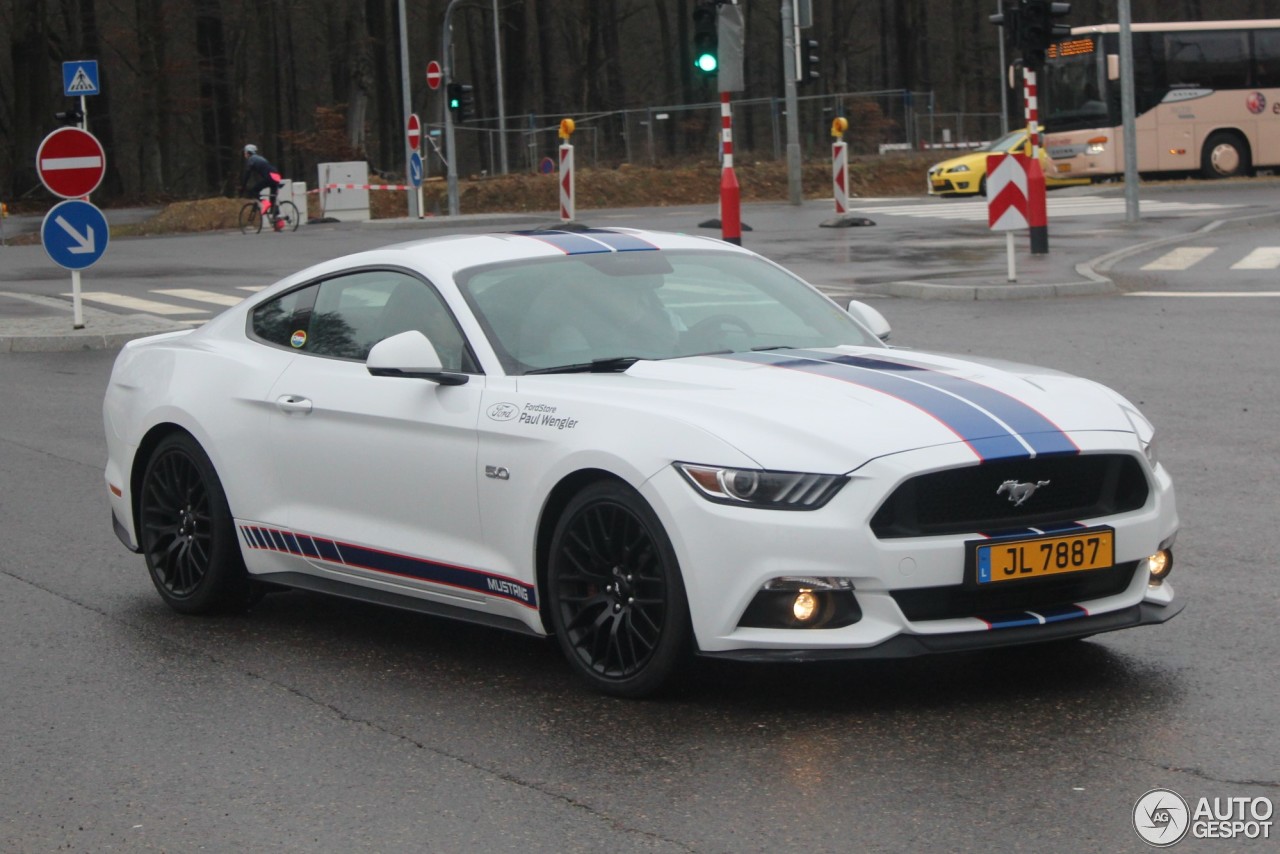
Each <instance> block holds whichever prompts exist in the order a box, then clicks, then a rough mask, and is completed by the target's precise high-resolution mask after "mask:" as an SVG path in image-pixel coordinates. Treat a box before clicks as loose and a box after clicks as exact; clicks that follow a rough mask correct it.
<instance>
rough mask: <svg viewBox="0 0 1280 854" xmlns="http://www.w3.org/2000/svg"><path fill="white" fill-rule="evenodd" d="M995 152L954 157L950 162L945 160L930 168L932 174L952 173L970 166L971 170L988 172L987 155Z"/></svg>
mask: <svg viewBox="0 0 1280 854" xmlns="http://www.w3.org/2000/svg"><path fill="white" fill-rule="evenodd" d="M995 153H996V152H993V151H982V150H979V151H971V152H970V153H968V154H962V155H960V156H959V157H952V158H951V159H950V160H943V161H942V162H941V163H935V164H933V166H932V167H930V168H929V171H930V172H950V171H951V170H952V169H955V168H956V167H957V166H968V167H969V168H970V169H971V170H975V169H976V170H981V171H983V172H985V171H987V155H989V154H995Z"/></svg>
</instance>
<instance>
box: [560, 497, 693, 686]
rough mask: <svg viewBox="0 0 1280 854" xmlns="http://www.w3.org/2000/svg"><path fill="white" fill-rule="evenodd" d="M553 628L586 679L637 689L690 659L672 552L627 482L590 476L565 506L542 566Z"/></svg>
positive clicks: (663, 682)
mask: <svg viewBox="0 0 1280 854" xmlns="http://www.w3.org/2000/svg"><path fill="white" fill-rule="evenodd" d="M547 608H548V610H549V612H550V617H551V627H552V630H553V631H554V632H555V635H556V640H557V642H558V643H559V644H560V649H561V651H563V652H564V654H565V657H566V658H567V659H568V660H569V664H570V666H571V667H572V668H573V669H574V671H575V672H576V673H577V674H578V675H579V676H580V677H582V678H583V679H585V680H586V681H587V682H588V683H589V684H590V685H591V686H592V687H593V688H595V689H596V690H597V691H600V692H601V693H604V694H611V695H613V696H616V697H644V696H648V695H650V694H654V693H656V692H658V691H659V690H661V689H662V688H664V687H666V686H667V685H668V684H669V682H670V680H671V678H672V677H673V676H674V675H675V674H676V673H677V672H678V671H679V670H680V669H681V668H682V667H683V666H684V665H685V664H686V663H687V661H688V659H689V653H690V647H691V638H692V629H691V626H690V622H689V605H688V600H687V599H686V596H685V590H684V583H683V582H682V580H681V577H680V567H679V565H678V563H677V562H676V556H675V551H674V550H673V549H672V547H671V541H670V540H669V539H668V538H667V534H666V532H665V531H664V530H663V528H662V523H661V522H660V521H659V520H658V517H657V515H656V514H655V513H654V512H653V509H652V508H650V507H649V505H648V504H647V503H646V502H645V500H644V499H643V498H641V497H640V496H639V495H638V494H637V493H636V492H635V491H634V490H633V489H631V488H630V487H628V486H626V485H624V484H621V483H617V482H614V481H601V482H598V483H594V484H592V485H590V486H588V487H587V488H585V489H584V490H582V492H580V493H578V494H577V495H576V496H575V497H574V498H573V499H572V500H571V501H570V502H569V504H568V506H566V507H565V510H564V513H563V514H562V515H561V516H560V520H559V521H558V522H557V523H556V528H555V532H554V534H553V535H552V538H551V551H550V555H549V564H548V567H547Z"/></svg>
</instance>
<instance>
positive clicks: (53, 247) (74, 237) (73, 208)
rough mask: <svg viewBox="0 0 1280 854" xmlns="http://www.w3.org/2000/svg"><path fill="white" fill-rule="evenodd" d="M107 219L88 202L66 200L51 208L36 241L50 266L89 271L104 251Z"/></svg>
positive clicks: (107, 237) (106, 239) (106, 238)
mask: <svg viewBox="0 0 1280 854" xmlns="http://www.w3.org/2000/svg"><path fill="white" fill-rule="evenodd" d="M109 238H110V235H109V234H108V231H107V218H106V217H105V216H103V215H102V211H100V210H98V209H97V208H96V207H94V206H93V205H91V204H89V203H88V202H82V201H79V200H77V199H70V200H68V201H65V202H60V203H59V204H56V205H54V206H53V210H51V211H49V212H48V213H47V214H45V216H44V224H43V225H41V226H40V241H41V242H42V243H43V244H44V251H45V252H47V253H48V254H49V257H50V258H52V259H53V262H54V263H55V264H57V265H59V266H61V267H66V268H67V269H68V270H83V269H84V268H85V267H92V266H93V265H94V264H96V263H97V262H98V259H99V258H101V257H102V253H104V252H106V251H107V241H108V239H109Z"/></svg>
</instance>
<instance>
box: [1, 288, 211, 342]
mask: <svg viewBox="0 0 1280 854" xmlns="http://www.w3.org/2000/svg"><path fill="white" fill-rule="evenodd" d="M0 297H3V298H5V299H14V300H22V301H24V302H29V303H33V304H35V305H36V306H38V307H39V308H40V309H42V310H43V316H40V317H33V318H30V319H27V320H20V321H12V322H7V323H6V322H0V354H3V353H69V352H75V351H78V350H117V349H119V348H120V347H123V346H124V345H125V344H127V343H128V342H130V341H132V340H133V339H135V338H144V337H146V336H148V335H159V334H160V333H162V332H176V331H178V330H183V329H190V327H189V326H184V325H182V324H177V323H174V322H173V321H171V320H166V319H164V318H161V317H156V316H155V315H152V314H112V313H111V312H107V311H102V310H100V309H95V308H90V307H88V306H84V307H83V315H84V321H85V328H84V329H73V328H72V325H71V324H72V307H71V304H70V303H68V302H65V301H63V300H60V299H56V298H54V297H46V296H39V295H36V294H18V293H8V292H4V293H0Z"/></svg>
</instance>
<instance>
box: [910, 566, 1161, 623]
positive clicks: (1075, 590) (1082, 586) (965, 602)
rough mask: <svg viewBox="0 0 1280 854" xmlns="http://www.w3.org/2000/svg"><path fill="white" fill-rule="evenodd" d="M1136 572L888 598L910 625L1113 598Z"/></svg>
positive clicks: (1117, 569) (1127, 569)
mask: <svg viewBox="0 0 1280 854" xmlns="http://www.w3.org/2000/svg"><path fill="white" fill-rule="evenodd" d="M1137 568H1138V561H1136V560H1135V561H1129V562H1128V563H1120V564H1116V565H1115V566H1113V567H1111V568H1110V569H1101V570H1097V571H1095V572H1085V573H1080V574H1078V575H1068V576H1063V577H1061V578H1045V579H1040V580H1037V581H1034V582H995V583H993V584H990V585H987V586H984V587H980V588H972V587H961V586H953V587H920V588H916V589H914V590H893V591H890V594H889V595H891V596H892V597H893V600H894V601H895V602H897V603H898V607H899V608H901V609H902V613H903V614H904V615H905V616H906V618H907V619H908V620H911V621H912V622H918V621H923V620H947V619H952V618H956V617H976V616H980V615H990V614H999V613H1004V612H1007V611H1035V610H1037V609H1049V608H1054V607H1057V606H1061V605H1071V604H1074V603H1076V602H1088V601H1089V600H1090V599H1101V598H1102V597H1104V596H1114V595H1115V594H1117V593H1120V592H1122V591H1123V590H1125V589H1126V588H1128V586H1129V582H1131V581H1133V573H1134V570H1136V569H1137ZM1002 584H1003V586H1002ZM988 588H990V589H988Z"/></svg>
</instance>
